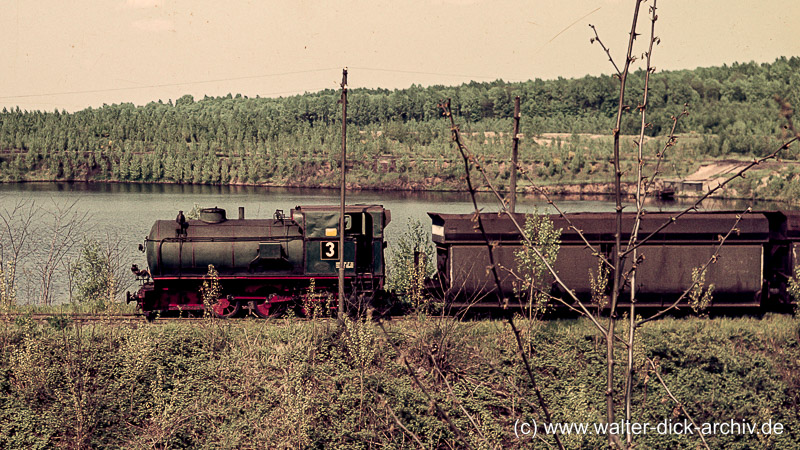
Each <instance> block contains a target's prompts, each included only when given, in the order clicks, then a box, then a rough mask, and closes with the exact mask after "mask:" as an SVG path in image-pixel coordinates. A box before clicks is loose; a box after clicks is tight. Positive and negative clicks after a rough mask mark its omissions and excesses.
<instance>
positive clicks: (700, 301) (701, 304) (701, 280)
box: [689, 267, 714, 313]
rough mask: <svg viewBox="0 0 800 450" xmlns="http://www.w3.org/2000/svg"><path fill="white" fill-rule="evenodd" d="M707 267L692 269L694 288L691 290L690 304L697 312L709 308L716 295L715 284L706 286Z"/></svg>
mask: <svg viewBox="0 0 800 450" xmlns="http://www.w3.org/2000/svg"><path fill="white" fill-rule="evenodd" d="M706 272H707V270H706V269H702V268H700V267H695V268H693V269H692V283H693V285H692V289H691V290H690V291H689V306H690V307H691V308H692V310H694V312H695V313H703V312H705V310H706V309H708V305H710V304H711V300H712V298H713V296H714V284H713V283H712V284H709V285H708V287H707V288H706V286H705V284H706Z"/></svg>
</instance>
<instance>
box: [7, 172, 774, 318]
mask: <svg viewBox="0 0 800 450" xmlns="http://www.w3.org/2000/svg"><path fill="white" fill-rule="evenodd" d="M556 200H557V201H558V204H559V206H560V208H561V209H562V210H564V211H566V212H599V211H613V210H614V202H613V198H611V197H609V198H608V199H597V198H594V199H589V200H587V199H576V198H569V199H567V198H561V199H556ZM19 202H23V203H25V204H26V205H28V206H30V205H31V204H34V205H36V207H39V208H41V212H40V214H39V215H38V216H37V217H36V221H40V222H41V223H38V224H34V225H37V226H39V227H40V230H39V231H38V232H37V236H35V237H33V238H32V240H31V241H30V242H31V243H34V242H36V245H34V246H33V247H34V248H32V249H30V251H31V254H30V256H28V258H26V260H23V264H22V267H21V268H20V269H19V270H18V272H19V278H20V280H19V282H18V286H19V295H18V297H19V302H20V303H26V302H27V299H29V298H31V297H33V296H34V294H33V292H35V291H36V290H37V289H38V288H39V286H40V285H41V280H38V279H36V278H41V277H37V276H35V272H36V270H37V269H40V268H41V265H42V264H43V261H46V260H47V257H48V252H46V249H45V247H47V248H49V247H48V246H47V245H46V244H47V243H49V242H51V241H52V238H53V237H54V236H53V233H52V232H51V231H50V230H52V229H53V227H52V220H53V218H52V215H48V214H52V213H53V212H55V211H57V210H58V209H59V208H61V209H63V208H66V207H68V206H70V205H72V210H73V211H74V212H75V213H78V214H79V215H85V217H86V221H85V224H84V225H83V226H81V227H80V229H77V230H74V233H75V236H76V237H78V238H79V239H84V238H88V239H95V240H98V241H101V242H104V243H105V242H106V241H107V240H112V241H117V240H118V241H119V243H120V246H121V248H122V249H123V254H122V259H123V261H122V262H123V264H124V266H125V267H129V266H130V264H132V263H136V264H138V265H139V266H140V267H144V266H145V264H144V254H143V253H140V252H139V251H138V250H137V247H138V244H140V243H141V242H142V241H143V240H144V238H145V236H147V234H148V233H149V232H150V227H151V226H152V225H153V222H154V221H156V220H158V219H173V218H175V216H176V215H177V214H178V211H179V210H183V211H184V212H188V211H190V210H191V209H192V208H193V207H194V205H199V206H201V207H211V206H218V207H220V208H224V209H226V210H227V211H228V217H234V218H235V217H237V214H238V207H240V206H244V208H245V216H246V217H247V218H251V219H255V218H271V217H272V216H273V214H274V213H275V210H276V209H282V210H283V211H284V212H286V213H287V215H288V213H289V210H291V209H292V208H294V207H295V206H297V205H323V204H330V205H338V204H339V192H338V190H330V189H295V188H266V187H255V186H206V185H175V184H119V183H20V184H2V185H0V212H2V213H3V214H4V215H5V216H7V217H8V216H9V215H10V212H11V211H12V210H13V208H14V206H15V205H17V204H18V203H19ZM347 202H348V203H364V204H380V205H383V206H385V207H386V208H388V209H390V210H391V212H392V223H391V224H390V225H389V227H388V228H387V230H386V235H387V239H388V241H389V248H390V249H391V242H392V239H393V237H394V236H397V235H398V234H400V233H401V232H402V231H404V230H405V229H406V223H407V222H408V221H409V220H419V221H421V222H422V223H423V224H425V225H426V227H427V224H429V223H430V222H429V219H428V216H427V214H426V212H428V211H435V212H443V213H469V212H472V202H471V200H470V198H469V194H467V193H462V192H397V191H353V192H348V195H347ZM688 204H690V203H688V202H686V201H685V200H678V201H674V202H661V201H652V202H650V203H649V204H648V206H647V208H648V210H650V211H664V210H678V209H682V208H684V207H686V206H687V205H688ZM479 205H480V207H481V208H483V211H497V203H496V201H494V197H493V196H492V195H490V194H487V193H482V194H480V195H479ZM746 207H747V203H746V202H744V201H741V200H724V201H723V200H708V201H707V203H706V205H705V207H704V208H703V209H705V210H721V209H727V210H744V209H745V208H746ZM753 207H754V208H756V209H780V208H782V207H785V206H781V205H780V204H775V203H771V202H757V203H755V204H754V205H753ZM534 210H538V211H539V212H548V213H549V212H553V213H554V212H555V210H554V209H552V207H550V206H549V205H547V203H546V202H545V201H544V200H543V199H541V198H535V197H520V198H518V200H517V211H518V212H533V211H534ZM23 216H24V215H23V214H17V215H16V217H8V218H9V219H10V220H11V221H12V222H13V221H15V220H19V219H21V218H22V217H23ZM56 234H58V233H56ZM55 237H56V238H57V237H58V236H55ZM8 244H9V243H8V242H7V241H6V240H4V246H5V248H6V249H7V248H8ZM76 249H77V246H76V247H74V248H73V249H72V250H71V251H70V252H69V256H70V257H74V255H75V254H76ZM7 254H8V253H7V251H6V254H4V255H2V257H3V258H4V259H6V260H7V259H8V256H7ZM62 266H63V264H62ZM55 276H56V278H55V280H54V281H53V283H54V289H53V295H52V297H53V299H54V302H55V303H58V302H60V301H64V300H65V299H67V298H68V294H67V293H68V281H69V280H68V277H67V276H66V272H65V270H64V268H63V267H57V268H56V275H55ZM31 277H33V278H34V280H33V281H32V280H31V279H30V278H31ZM131 281H133V277H132V276H131Z"/></svg>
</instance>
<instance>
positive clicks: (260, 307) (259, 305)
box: [250, 294, 286, 319]
mask: <svg viewBox="0 0 800 450" xmlns="http://www.w3.org/2000/svg"><path fill="white" fill-rule="evenodd" d="M273 298H275V294H270V295H268V296H267V297H266V298H264V299H263V300H254V301H253V302H252V305H251V307H250V309H251V311H253V312H254V313H255V314H256V315H257V316H258V317H261V318H262V319H269V318H277V317H280V316H281V315H282V314H283V313H284V312H286V302H278V303H273V304H270V302H271V301H272V299H273Z"/></svg>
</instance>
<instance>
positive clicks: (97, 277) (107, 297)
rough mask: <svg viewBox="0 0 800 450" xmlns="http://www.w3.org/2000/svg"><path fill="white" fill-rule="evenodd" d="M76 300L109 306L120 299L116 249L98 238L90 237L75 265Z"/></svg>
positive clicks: (72, 270) (103, 306)
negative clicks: (115, 264)
mask: <svg viewBox="0 0 800 450" xmlns="http://www.w3.org/2000/svg"><path fill="white" fill-rule="evenodd" d="M71 275H72V280H73V284H74V291H75V300H76V301H77V302H78V303H85V304H90V305H92V306H94V307H96V308H97V309H98V310H106V309H108V308H109V306H110V305H112V304H113V303H115V302H116V297H117V294H118V293H119V291H120V282H119V277H118V276H117V274H116V273H115V271H114V254H113V252H112V249H110V248H109V247H107V246H105V247H104V246H103V245H102V244H101V243H100V242H98V241H96V240H86V241H84V242H83V245H82V246H81V249H80V253H79V255H78V259H77V261H76V262H75V264H74V265H73V266H72V267H71Z"/></svg>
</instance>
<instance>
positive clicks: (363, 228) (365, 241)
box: [129, 205, 391, 318]
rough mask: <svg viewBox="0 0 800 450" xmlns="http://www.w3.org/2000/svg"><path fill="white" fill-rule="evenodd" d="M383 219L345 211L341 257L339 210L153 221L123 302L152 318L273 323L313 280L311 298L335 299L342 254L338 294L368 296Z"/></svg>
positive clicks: (377, 269)
mask: <svg viewBox="0 0 800 450" xmlns="http://www.w3.org/2000/svg"><path fill="white" fill-rule="evenodd" d="M390 220H391V214H390V212H389V210H387V209H385V208H383V206H380V205H350V206H347V207H346V209H345V230H344V235H345V242H344V249H340V248H339V232H340V230H339V207H338V206H298V207H296V208H295V209H293V210H291V211H290V214H289V216H288V217H287V216H286V215H285V214H284V213H283V211H281V210H278V211H276V212H275V215H274V217H273V218H272V219H245V217H244V208H239V217H238V218H237V219H228V218H227V214H226V211H225V210H224V209H220V208H205V209H202V210H200V211H199V218H198V219H196V220H187V219H186V218H185V217H184V215H183V213H182V212H181V213H179V214H178V217H177V218H176V219H175V220H158V221H156V223H155V224H154V225H153V227H152V229H151V230H150V234H149V235H148V236H147V237H146V238H145V241H144V244H143V245H140V250H142V251H144V252H145V254H146V258H147V267H148V269H147V270H146V271H145V270H139V269H138V267H135V266H134V267H133V268H132V269H133V270H134V273H136V274H137V277H138V278H139V279H140V280H141V282H142V284H141V287H140V289H139V290H138V291H137V292H135V293H133V294H129V301H136V302H137V304H138V307H139V309H140V310H141V311H142V312H143V313H145V314H147V315H149V316H153V315H154V314H156V313H167V312H170V311H202V310H204V309H207V308H210V309H211V312H212V313H213V314H214V315H216V316H218V317H221V318H227V317H232V316H235V315H237V314H239V313H240V312H242V311H243V310H245V309H247V310H249V311H250V312H252V313H253V314H255V315H258V316H260V317H268V316H274V315H275V314H276V313H278V312H281V311H283V310H285V309H287V308H289V307H292V306H293V305H295V304H296V303H297V301H298V299H300V298H301V297H302V296H303V295H304V294H306V293H307V292H308V291H309V289H310V287H311V285H312V280H313V286H314V291H315V292H316V293H323V294H324V293H330V294H331V295H332V296H333V297H334V298H335V297H337V296H338V272H339V268H338V265H339V252H340V251H343V252H344V265H345V282H346V292H348V293H355V292H358V293H359V294H361V295H366V296H370V295H372V294H374V293H376V292H378V291H380V290H382V288H383V284H384V276H385V270H384V255H383V251H384V247H385V245H384V239H383V236H384V228H385V227H386V225H388V224H389V222H390ZM209 266H213V269H214V270H216V271H217V273H218V277H217V281H218V284H219V286H220V288H221V291H220V294H219V297H218V298H216V299H211V300H212V301H211V302H210V304H209V301H208V299H206V302H205V303H206V304H204V301H203V297H202V295H201V286H202V285H203V282H204V281H209V276H208V273H209Z"/></svg>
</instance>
